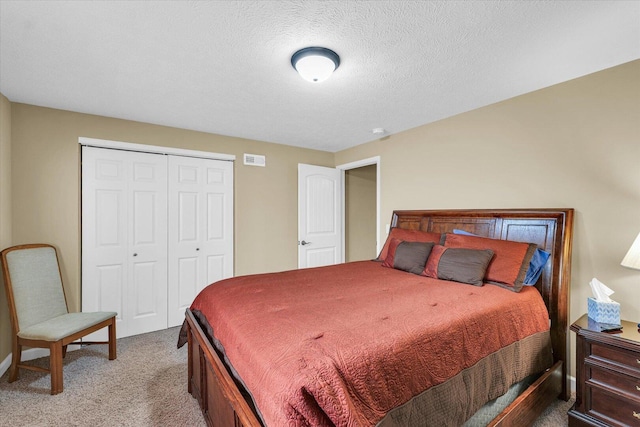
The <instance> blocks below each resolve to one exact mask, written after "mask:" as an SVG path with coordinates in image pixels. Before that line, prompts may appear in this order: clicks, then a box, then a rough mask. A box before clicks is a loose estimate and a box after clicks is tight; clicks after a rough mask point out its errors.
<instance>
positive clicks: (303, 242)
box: [300, 240, 311, 246]
mask: <svg viewBox="0 0 640 427" xmlns="http://www.w3.org/2000/svg"><path fill="white" fill-rule="evenodd" d="M300 244H301V245H302V246H304V245H310V244H311V242H305V241H304V240H303V241H302V242H300Z"/></svg>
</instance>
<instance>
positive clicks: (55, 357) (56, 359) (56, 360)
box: [49, 341, 63, 394]
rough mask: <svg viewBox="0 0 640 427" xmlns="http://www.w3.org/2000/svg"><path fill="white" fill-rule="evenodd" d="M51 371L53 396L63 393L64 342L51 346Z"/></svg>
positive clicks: (54, 343)
mask: <svg viewBox="0 0 640 427" xmlns="http://www.w3.org/2000/svg"><path fill="white" fill-rule="evenodd" d="M49 350H50V352H51V354H50V356H49V359H50V360H49V369H50V371H51V394H58V393H62V387H63V384H62V382H63V381H62V341H56V342H52V343H51V345H50V346H49Z"/></svg>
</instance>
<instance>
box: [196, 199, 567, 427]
mask: <svg viewBox="0 0 640 427" xmlns="http://www.w3.org/2000/svg"><path fill="white" fill-rule="evenodd" d="M391 226H392V227H400V228H406V229H415V230H423V231H431V232H438V233H445V232H451V231H452V230H453V229H454V228H455V229H462V230H465V231H468V232H471V233H474V234H478V235H481V236H485V237H491V238H495V239H504V240H515V241H523V242H530V243H535V244H537V245H538V247H540V248H542V249H544V250H546V251H548V252H550V253H551V258H550V262H547V265H546V267H545V270H544V272H543V274H542V277H541V278H540V280H539V281H538V283H537V284H536V288H538V290H539V291H540V293H541V294H542V297H543V299H544V302H545V304H546V306H547V309H548V310H549V317H550V325H551V341H552V347H553V357H554V365H553V366H552V367H551V368H550V369H548V370H547V371H546V372H545V373H543V374H542V375H541V376H540V377H539V378H538V380H536V381H535V382H534V383H533V384H532V385H531V386H530V387H529V388H528V389H526V390H525V391H524V392H523V393H522V394H521V395H520V396H518V397H517V398H516V400H515V401H514V402H513V403H512V404H511V405H509V406H508V407H507V408H506V409H505V410H504V411H502V413H501V414H500V415H498V416H497V417H496V418H495V419H494V420H493V421H492V423H491V424H490V425H491V426H497V425H500V426H507V425H518V426H524V425H530V424H532V423H533V421H535V419H536V418H537V417H538V416H539V415H540V413H541V412H542V411H543V410H544V409H545V408H546V407H547V406H548V405H549V404H550V403H551V402H553V401H554V400H555V399H557V398H561V399H563V400H565V401H566V400H568V398H569V389H568V387H567V385H568V384H567V364H566V360H567V344H568V342H567V328H568V325H567V314H568V295H569V285H570V277H571V241H572V229H573V209H500V210H478V209H473V210H426V211H417V210H412V211H394V213H393V217H392V220H391ZM186 325H187V339H188V346H189V362H188V363H189V374H188V390H189V393H191V395H193V397H194V398H195V399H197V400H198V403H199V404H200V408H201V409H202V412H203V414H204V417H205V420H206V422H207V424H208V425H209V426H216V427H220V426H222V427H226V426H235V427H239V426H243V427H258V426H261V425H262V424H261V422H260V421H259V418H258V417H257V416H256V415H255V413H254V411H253V410H252V409H251V406H250V404H249V403H247V401H246V400H245V399H244V397H243V396H242V394H241V392H240V389H239V388H238V386H237V384H236V383H235V381H234V380H233V378H232V376H231V375H230V374H229V372H228V370H227V368H226V366H225V365H224V363H223V362H222V361H221V359H220V357H219V356H218V354H217V353H216V351H215V350H214V348H213V346H212V345H211V343H210V342H209V340H208V339H207V337H206V334H205V333H204V331H203V329H202V328H201V326H200V324H199V323H198V321H197V320H196V318H195V317H194V315H193V313H192V312H191V311H190V310H187V313H186Z"/></svg>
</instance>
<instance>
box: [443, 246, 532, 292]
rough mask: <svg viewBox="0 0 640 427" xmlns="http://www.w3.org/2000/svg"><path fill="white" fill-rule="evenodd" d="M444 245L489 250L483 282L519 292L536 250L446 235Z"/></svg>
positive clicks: (530, 247) (528, 247)
mask: <svg viewBox="0 0 640 427" xmlns="http://www.w3.org/2000/svg"><path fill="white" fill-rule="evenodd" d="M444 245H445V246H446V247H451V248H468V249H490V250H492V251H493V253H494V257H493V260H491V263H490V264H489V266H488V267H487V272H486V275H485V281H486V282H489V283H493V284H495V285H498V286H502V287H503V288H507V289H509V290H512V291H515V292H520V289H522V283H523V282H524V277H525V274H526V272H527V269H528V268H529V263H530V261H531V258H532V257H533V253H534V252H535V250H536V245H534V244H533V243H521V242H513V241H511V240H498V239H488V238H486V237H477V236H467V235H461V234H451V233H447V234H446V236H445V241H444Z"/></svg>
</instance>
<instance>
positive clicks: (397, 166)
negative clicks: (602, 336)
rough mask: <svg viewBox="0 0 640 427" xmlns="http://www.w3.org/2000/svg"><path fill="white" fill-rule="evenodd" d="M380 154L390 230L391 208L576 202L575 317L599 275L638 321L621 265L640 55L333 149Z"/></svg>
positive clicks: (636, 149)
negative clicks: (382, 136)
mask: <svg viewBox="0 0 640 427" xmlns="http://www.w3.org/2000/svg"><path fill="white" fill-rule="evenodd" d="M378 155H379V156H380V157H381V166H382V169H381V175H382V188H381V215H382V225H381V227H382V229H381V231H380V233H381V236H384V235H385V230H384V226H385V224H386V223H388V222H389V219H390V218H391V213H392V210H393V209H431V208H434V209H435V208H519V207H524V208H526V207H572V208H575V210H576V218H575V228H574V233H575V234H574V240H573V243H574V246H573V264H572V285H571V295H570V314H569V318H570V321H574V320H575V319H577V318H578V317H580V316H581V315H582V314H583V313H585V312H586V310H587V304H586V301H587V297H588V296H590V293H591V292H590V288H589V285H588V283H589V281H590V280H591V278H593V277H597V278H598V279H600V280H601V281H603V282H604V283H605V284H607V285H609V287H611V288H612V289H613V290H614V291H615V295H614V296H613V298H614V299H615V300H617V301H618V302H620V303H621V306H622V317H623V318H626V319H629V320H631V321H640V271H635V270H630V269H626V268H624V267H621V266H620V261H621V260H622V258H623V256H624V254H625V253H626V251H627V250H628V249H629V246H630V245H631V243H632V242H633V239H634V238H635V236H636V235H637V234H638V232H640V160H639V159H640V61H634V62H631V63H628V64H623V65H621V66H618V67H614V68H611V69H608V70H604V71H601V72H598V73H595V74H591V75H588V76H585V77H582V78H579V79H575V80H572V81H569V82H565V83H562V84H559V85H556V86H552V87H549V88H546V89H543V90H539V91H536V92H533V93H529V94H526V95H522V96H519V97H516V98H513V99H510V100H507V101H504V102H500V103H497V104H494V105H490V106H488V107H484V108H480V109H477V110H474V111H470V112H468V113H464V114H460V115H458V116H455V117H451V118H448V119H445V120H441V121H438V122H436V123H432V124H429V125H425V126H421V127H418V128H415V129H411V130H408V131H406V132H401V133H399V134H396V135H392V136H391V137H389V138H387V139H386V140H384V141H375V142H372V143H368V144H364V145H360V146H357V147H354V148H352V149H349V150H345V151H342V152H339V153H336V164H342V163H348V162H352V161H356V160H358V159H364V158H369V157H372V156H378ZM572 335H573V334H572ZM572 342H573V337H572ZM573 348H575V346H574V345H573V344H572V349H573ZM572 353H573V350H572Z"/></svg>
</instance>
